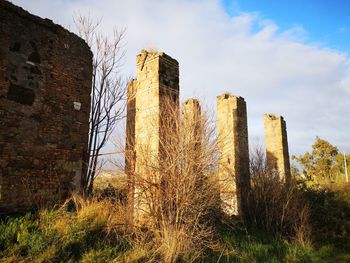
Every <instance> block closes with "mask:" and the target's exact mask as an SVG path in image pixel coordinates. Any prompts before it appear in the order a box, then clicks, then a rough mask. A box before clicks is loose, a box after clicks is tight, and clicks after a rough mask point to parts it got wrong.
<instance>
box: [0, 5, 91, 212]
mask: <svg viewBox="0 0 350 263" xmlns="http://www.w3.org/2000/svg"><path fill="white" fill-rule="evenodd" d="M0 36H1V37H0V127H1V128H0V212H7V211H9V212H11V211H18V210H23V209H27V208H29V207H32V206H33V205H37V204H42V203H47V202H49V201H54V202H56V201H58V200H60V199H64V198H65V197H67V196H68V195H69V193H70V192H71V191H76V190H79V188H80V180H81V175H82V170H83V161H84V160H85V159H84V158H86V156H85V155H86V154H85V153H86V148H87V136H88V121H89V111H90V91H91V76H92V75H91V74H92V53H91V51H90V49H89V47H88V46H87V45H86V43H85V42H84V41H83V40H82V39H80V38H79V37H77V36H76V35H74V34H72V33H70V32H69V31H67V30H65V29H64V28H62V27H61V26H58V25H56V24H54V23H52V22H51V21H50V20H47V19H41V18H39V17H36V16H33V15H31V14H29V13H28V12H26V11H24V10H23V9H21V8H19V7H16V6H14V5H12V4H11V3H9V2H7V1H4V0H0Z"/></svg>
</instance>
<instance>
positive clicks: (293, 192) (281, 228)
mask: <svg viewBox="0 0 350 263" xmlns="http://www.w3.org/2000/svg"><path fill="white" fill-rule="evenodd" d="M250 164H251V167H250V171H251V189H250V193H249V211H248V223H249V224H250V225H252V226H254V227H257V228H260V229H264V230H265V231H267V232H268V233H271V234H273V235H277V236H279V237H283V238H287V239H296V240H298V241H299V242H301V243H307V242H308V240H309V234H310V223H309V206H308V203H307V202H306V201H305V199H304V198H303V196H302V194H301V191H300V189H299V187H298V185H297V183H296V181H295V180H292V181H291V182H290V183H289V184H285V183H284V182H283V181H282V180H281V179H280V176H279V174H278V173H277V172H275V171H273V170H271V169H269V167H268V166H267V162H266V158H265V156H264V154H263V153H262V150H261V148H257V149H256V151H255V153H254V154H253V156H252V160H251V162H250Z"/></svg>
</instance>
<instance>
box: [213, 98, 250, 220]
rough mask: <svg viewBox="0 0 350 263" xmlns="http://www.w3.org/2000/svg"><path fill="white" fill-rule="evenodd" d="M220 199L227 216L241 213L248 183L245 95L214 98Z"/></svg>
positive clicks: (244, 208)
mask: <svg viewBox="0 0 350 263" xmlns="http://www.w3.org/2000/svg"><path fill="white" fill-rule="evenodd" d="M217 115H218V118H217V129H218V146H219V150H220V159H219V178H220V184H221V187H220V189H221V193H220V195H221V201H222V205H223V209H224V211H226V213H228V214H230V215H241V216H244V211H246V207H247V193H248V189H249V186H250V176H249V146H248V126H247V107H246V103H245V100H244V98H242V97H237V96H232V95H230V94H223V95H221V96H218V97H217Z"/></svg>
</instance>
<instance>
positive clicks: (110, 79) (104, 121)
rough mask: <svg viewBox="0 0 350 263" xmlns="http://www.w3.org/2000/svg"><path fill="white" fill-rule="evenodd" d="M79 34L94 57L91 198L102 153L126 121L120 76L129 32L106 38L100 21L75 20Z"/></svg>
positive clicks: (87, 180) (87, 188) (86, 188)
mask: <svg viewBox="0 0 350 263" xmlns="http://www.w3.org/2000/svg"><path fill="white" fill-rule="evenodd" d="M74 22H75V24H76V27H77V29H78V34H79V36H80V37H81V38H83V39H84V40H85V41H86V43H87V44H88V45H89V47H90V48H91V51H92V53H93V72H92V87H91V111H90V119H89V128H90V129H89V141H88V153H87V154H88V157H89V158H88V159H89V160H88V162H87V163H86V164H85V165H86V173H85V174H84V175H83V177H82V191H83V194H84V195H89V194H91V192H92V190H93V185H94V179H95V177H96V175H97V170H98V168H99V164H100V162H99V156H100V151H101V149H102V148H103V147H104V146H105V145H106V143H107V142H108V139H109V136H110V135H111V133H112V131H113V130H114V127H115V125H116V123H117V122H118V121H119V120H121V119H122V118H123V117H124V109H125V96H126V83H125V81H124V80H123V79H122V77H121V74H120V68H121V65H122V61H123V58H124V56H125V51H124V49H123V46H122V40H123V38H124V37H125V30H121V31H118V30H114V35H112V36H106V35H104V34H103V33H101V32H100V31H99V30H98V29H99V26H100V21H98V22H94V20H93V19H91V17H89V16H88V17H85V16H79V17H77V18H76V19H75V21H74Z"/></svg>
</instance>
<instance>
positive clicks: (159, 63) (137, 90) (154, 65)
mask: <svg viewBox="0 0 350 263" xmlns="http://www.w3.org/2000/svg"><path fill="white" fill-rule="evenodd" d="M136 64H137V74H136V79H135V80H134V81H132V82H131V83H130V84H129V91H130V93H133V94H132V95H131V96H130V95H129V99H128V100H129V101H128V102H129V103H128V109H127V136H128V138H127V150H128V152H129V153H130V155H128V153H127V160H126V165H127V169H128V171H129V178H133V171H134V172H135V174H136V176H135V178H134V179H133V180H134V181H133V182H131V188H132V189H133V188H134V190H133V192H134V195H133V198H132V200H130V202H132V203H131V204H130V205H131V206H132V207H133V209H134V213H133V214H134V217H135V219H136V220H138V219H140V218H141V217H143V215H144V213H142V211H147V210H148V206H149V205H151V204H148V203H147V201H146V200H145V196H146V195H147V194H148V193H147V192H143V191H142V190H141V189H139V188H138V187H137V186H138V185H141V184H142V180H147V181H154V183H156V184H157V183H160V182H158V181H157V175H156V173H154V169H153V168H155V167H158V169H159V168H160V166H161V160H162V156H161V151H162V144H164V142H166V141H167V140H168V138H167V137H166V132H164V131H163V130H164V129H165V128H168V125H169V124H172V123H176V120H173V119H171V118H174V116H175V115H174V114H173V115H172V114H170V115H168V113H169V109H173V110H175V111H176V110H177V109H178V108H179V64H178V62H177V61H176V60H175V59H173V58H171V57H170V56H168V55H166V54H165V53H163V52H153V51H146V50H142V52H141V54H139V55H138V56H137V59H136ZM131 91H133V92H131ZM169 116H173V117H169ZM169 118H170V119H169ZM132 153H133V154H134V155H133V154H132ZM130 173H131V176H130ZM137 175H142V178H141V177H140V178H139V177H138V176H137ZM135 181H136V182H137V183H135ZM135 185H136V187H135Z"/></svg>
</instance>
